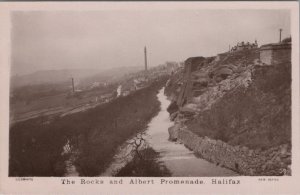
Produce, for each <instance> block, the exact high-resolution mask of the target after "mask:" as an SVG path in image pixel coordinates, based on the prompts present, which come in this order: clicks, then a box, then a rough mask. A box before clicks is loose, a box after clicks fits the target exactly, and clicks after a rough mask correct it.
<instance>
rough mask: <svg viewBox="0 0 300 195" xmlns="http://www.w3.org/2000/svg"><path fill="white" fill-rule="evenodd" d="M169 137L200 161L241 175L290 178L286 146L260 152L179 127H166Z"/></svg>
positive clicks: (288, 155) (289, 153)
mask: <svg viewBox="0 0 300 195" xmlns="http://www.w3.org/2000/svg"><path fill="white" fill-rule="evenodd" d="M169 135H170V140H172V141H179V142H181V143H183V144H184V145H185V146H186V147H188V148H189V149H191V150H193V151H194V152H195V154H197V155H199V156H200V157H201V158H203V159H206V160H208V161H210V162H213V163H216V164H218V165H220V166H223V167H226V168H229V169H231V170H234V171H236V172H238V173H240V174H241V175H251V176H253V175H257V176H258V175H264V176H268V175H272V176H274V175H278V176H279V175H291V170H290V164H291V152H290V150H289V148H288V145H287V144H283V145H280V146H277V147H273V148H270V149H268V150H264V151H262V150H252V149H249V148H247V147H245V146H231V145H229V144H227V143H225V142H223V141H220V140H213V139H210V138H208V137H204V138H203V137H199V136H198V135H196V134H194V133H193V132H191V131H189V130H187V129H186V127H184V126H182V125H179V124H176V125H175V126H173V127H170V128H169Z"/></svg>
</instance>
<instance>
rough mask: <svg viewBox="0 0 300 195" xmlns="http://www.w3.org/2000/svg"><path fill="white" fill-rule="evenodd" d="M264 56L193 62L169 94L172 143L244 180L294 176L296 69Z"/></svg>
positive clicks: (173, 81)
mask: <svg viewBox="0 0 300 195" xmlns="http://www.w3.org/2000/svg"><path fill="white" fill-rule="evenodd" d="M259 53H260V50H259V49H251V50H245V51H239V52H233V53H230V52H228V53H223V54H222V55H218V56H217V57H209V58H204V57H193V58H188V59H187V60H186V61H185V65H184V67H183V68H181V69H178V71H177V72H175V73H174V74H173V76H172V78H171V79H170V80H169V81H168V85H167V86H166V89H165V93H166V95H168V97H169V98H170V100H171V101H172V103H171V105H170V106H169V112H170V117H171V120H173V121H175V124H176V125H175V126H174V127H171V128H170V129H169V134H170V140H173V141H176V140H179V141H180V142H182V143H184V144H185V145H186V146H187V147H188V148H190V149H192V150H193V151H194V152H195V153H197V154H198V155H199V156H200V157H202V158H204V159H207V160H209V161H211V162H214V163H217V164H220V165H222V166H224V167H227V168H229V169H232V170H235V171H237V172H239V173H240V174H243V175H283V174H291V171H290V168H289V167H290V164H291V88H290V87H291V86H290V85H291V64H290V63H289V62H288V61H287V62H285V63H281V64H273V65H271V66H264V64H263V63H261V62H260V59H259ZM283 150H284V152H282V151H283Z"/></svg>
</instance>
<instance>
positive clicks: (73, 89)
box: [71, 77, 75, 93]
mask: <svg viewBox="0 0 300 195" xmlns="http://www.w3.org/2000/svg"><path fill="white" fill-rule="evenodd" d="M71 79H72V91H73V93H74V92H75V88H74V78H73V77H72V78H71Z"/></svg>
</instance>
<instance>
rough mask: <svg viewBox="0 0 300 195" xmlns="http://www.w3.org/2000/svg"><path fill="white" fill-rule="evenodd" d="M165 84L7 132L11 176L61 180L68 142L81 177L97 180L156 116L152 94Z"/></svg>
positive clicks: (162, 81) (18, 125)
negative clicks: (124, 145)
mask: <svg viewBox="0 0 300 195" xmlns="http://www.w3.org/2000/svg"><path fill="white" fill-rule="evenodd" d="M165 81H166V78H160V79H157V80H156V81H154V82H153V83H152V84H151V85H150V86H148V87H146V88H144V89H141V90H138V91H135V92H133V93H131V94H130V95H128V96H126V97H120V98H117V99H115V100H112V101H111V102H110V103H107V104H104V105H100V106H98V107H96V108H93V109H90V110H88V111H85V112H81V113H76V114H72V115H68V116H65V117H62V118H56V119H54V120H53V121H52V122H51V123H50V124H47V123H44V121H43V117H39V118H36V119H31V120H27V121H24V122H19V123H16V124H15V125H13V126H12V127H11V128H10V137H9V139H10V140H9V147H10V148H9V155H10V158H9V175H10V176H62V175H64V172H65V168H66V167H65V161H66V158H68V157H67V156H64V155H61V154H62V152H63V146H64V145H65V144H66V143H67V142H69V143H70V146H71V148H73V150H76V151H78V152H79V154H78V158H77V159H76V161H75V166H76V168H77V171H78V172H79V173H80V175H82V176H96V175H99V174H100V173H101V171H103V170H104V169H105V167H106V166H107V165H108V164H109V162H110V161H111V160H112V158H113V155H114V153H115V151H116V149H117V148H118V146H119V145H121V144H122V143H123V142H124V141H125V140H127V139H128V138H130V137H131V136H133V135H134V134H135V133H137V132H138V131H141V130H143V128H145V125H146V124H147V123H148V121H149V120H150V119H151V118H152V117H153V116H154V115H155V114H156V113H157V112H158V111H159V101H158V100H157V97H156V94H157V92H158V89H159V88H161V87H162V86H163V85H164V84H165Z"/></svg>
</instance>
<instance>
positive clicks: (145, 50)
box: [144, 46, 147, 71]
mask: <svg viewBox="0 0 300 195" xmlns="http://www.w3.org/2000/svg"><path fill="white" fill-rule="evenodd" d="M144 53H145V71H147V48H146V46H145V48H144Z"/></svg>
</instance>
